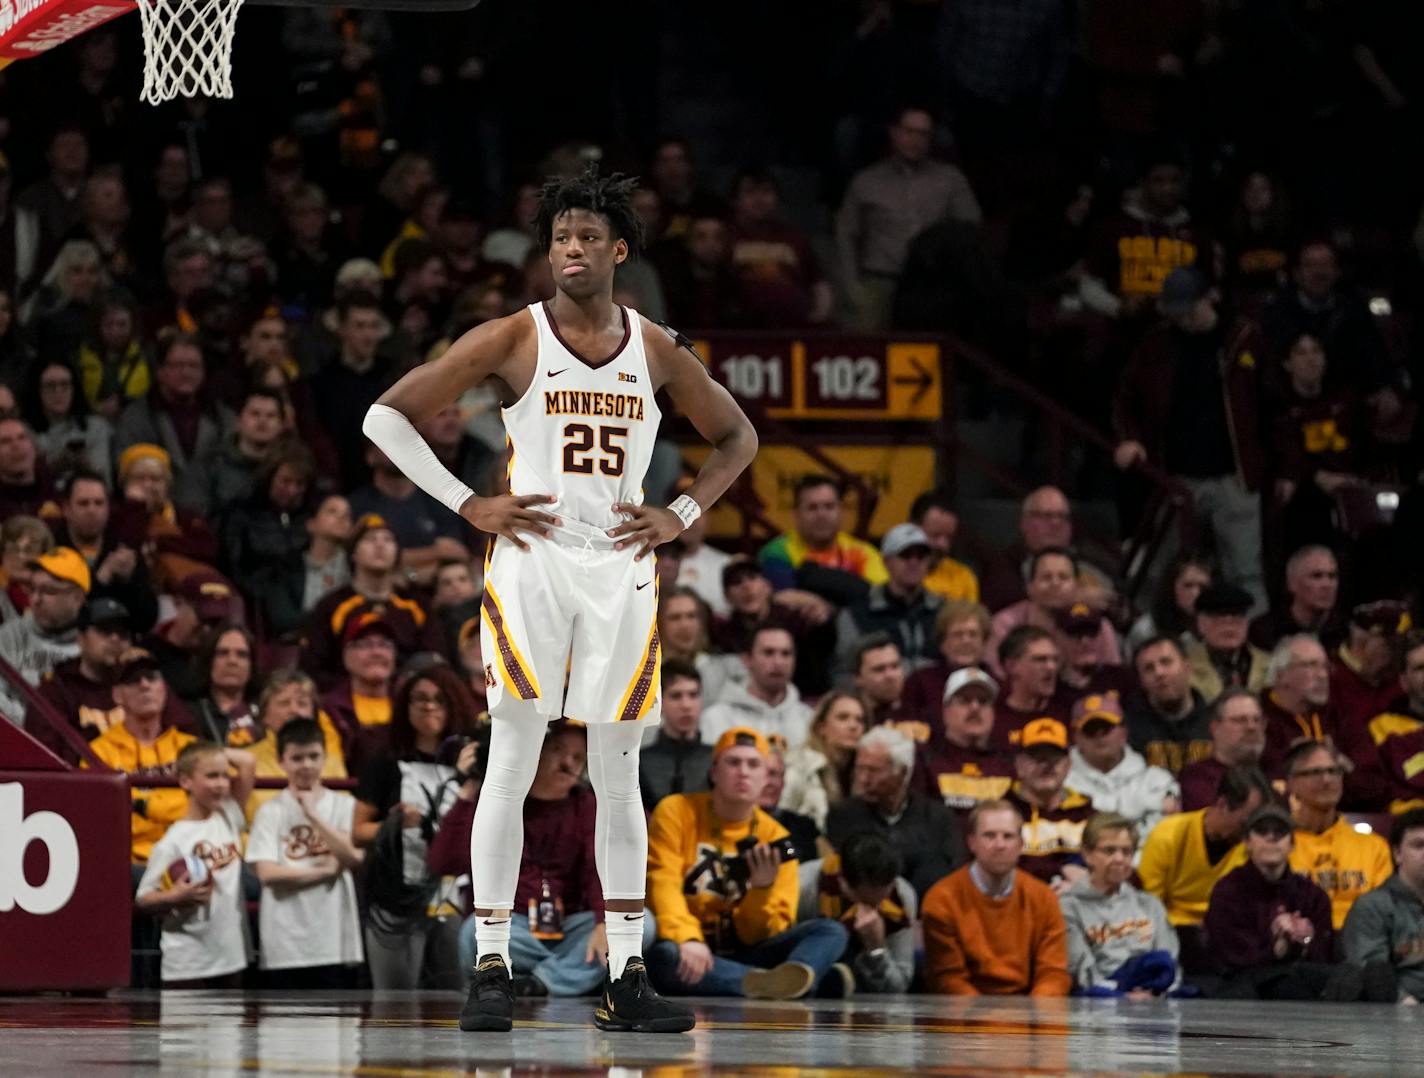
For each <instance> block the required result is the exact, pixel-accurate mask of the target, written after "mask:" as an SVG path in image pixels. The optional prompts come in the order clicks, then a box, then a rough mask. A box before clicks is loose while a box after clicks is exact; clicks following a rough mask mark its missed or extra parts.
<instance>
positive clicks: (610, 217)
mask: <svg viewBox="0 0 1424 1078" xmlns="http://www.w3.org/2000/svg"><path fill="white" fill-rule="evenodd" d="M633 188H634V184H633V181H631V180H628V179H624V178H623V177H621V176H618V175H614V176H611V177H607V178H601V177H600V176H599V175H598V172H597V170H596V169H594V168H590V169H589V170H588V171H587V172H585V173H584V174H583V175H582V176H579V177H578V178H575V179H570V180H551V181H550V182H549V183H547V184H545V186H544V188H543V190H542V192H541V194H540V205H539V214H538V219H537V226H538V234H539V241H540V243H541V244H542V245H543V247H544V248H545V249H547V250H548V252H549V262H550V265H551V266H552V268H553V274H554V282H555V284H556V286H557V290H556V292H555V295H554V298H553V299H552V300H549V301H548V302H544V303H533V304H530V306H529V307H528V308H526V309H525V310H522V311H520V312H519V313H517V314H513V315H510V316H509V317H507V318H500V319H496V320H494V321H491V322H486V323H484V324H483V325H481V326H478V327H476V328H475V329H472V330H471V331H470V332H468V333H466V334H465V335H464V336H463V337H461V338H460V339H459V340H457V341H456V342H455V343H454V344H453V345H451V346H450V349H449V351H447V352H446V353H445V354H444V355H443V356H441V357H440V358H439V359H437V360H435V361H433V362H431V363H427V364H425V365H424V366H422V367H418V368H417V369H415V370H413V371H411V372H410V373H409V374H407V375H406V376H405V377H404V378H402V379H401V380H400V381H399V382H398V383H397V384H396V385H395V386H393V387H392V388H391V389H390V390H389V391H388V392H387V393H386V394H385V395H384V396H382V397H381V399H380V400H379V401H378V402H377V403H376V404H375V405H373V406H372V407H371V410H370V412H369V413H368V414H367V417H366V422H365V426H364V430H365V432H366V434H367V435H368V436H369V437H370V439H371V440H372V441H373V442H375V443H376V444H377V445H378V446H380V447H381V448H382V449H383V450H384V451H385V452H386V455H387V456H389V457H390V458H391V460H392V461H393V462H395V464H396V465H397V466H398V467H400V468H401V470H402V471H404V472H405V474H406V475H408V476H409V477H410V478H411V479H412V480H413V481H414V482H415V483H416V484H418V485H419V486H420V487H421V488H422V489H424V490H425V491H427V492H428V493H430V494H431V495H432V496H434V497H435V498H437V499H439V500H440V501H442V502H444V503H445V504H446V505H447V506H449V507H450V508H451V509H452V510H454V511H455V512H457V513H459V514H460V515H461V516H462V517H464V518H465V519H466V520H468V521H469V522H470V523H471V524H473V525H474V526H475V527H477V528H479V529H480V530H482V531H485V532H488V533H490V535H492V536H493V539H492V540H491V542H490V548H489V552H488V553H487V555H486V557H485V593H484V597H483V600H482V604H483V605H482V618H481V629H480V639H481V643H482V646H483V654H484V658H485V663H486V665H485V679H486V682H487V684H488V687H489V703H490V714H491V715H492V716H493V717H494V729H493V736H492V738H491V741H490V748H489V761H488V767H487V771H486V777H485V782H484V786H483V787H482V788H481V791H480V800H479V806H478V809H477V811H476V814H475V822H474V827H473V828H472V830H471V841H470V865H471V875H472V877H473V880H474V898H475V915H476V930H475V937H476V944H477V954H478V955H479V957H478V959H477V961H476V967H475V971H474V979H473V981H472V982H471V985H470V993H469V998H468V999H467V1000H466V1003H465V1009H464V1011H463V1012H462V1013H461V1015H460V1028H462V1029H465V1030H508V1029H510V1028H511V1025H512V1013H513V993H512V989H511V984H510V976H509V965H510V959H509V938H510V937H509V933H510V912H511V906H512V904H513V901H514V891H515V884H516V881H517V878H518V873H519V863H520V851H521V849H522V846H523V805H524V798H525V795H526V793H527V792H528V790H529V784H530V782H531V780H532V778H533V775H534V770H535V767H536V765H537V764H538V761H539V751H540V747H541V746H542V744H543V741H544V732H545V727H546V724H547V723H548V722H549V721H550V720H553V719H557V718H559V717H560V715H561V714H562V715H565V716H567V717H568V718H571V719H577V720H579V721H581V722H584V723H586V724H587V725H588V770H589V774H590V776H591V777H592V779H593V786H594V790H595V792H596V793H597V795H598V810H597V812H598V815H597V821H596V825H595V834H596V843H597V846H596V857H597V864H598V875H599V878H600V879H601V880H602V882H603V892H604V898H605V907H606V910H607V919H606V931H607V938H606V945H607V961H608V977H607V980H606V981H605V985H604V991H603V996H602V999H601V1000H600V1001H599V1003H598V1005H597V1007H596V1008H595V1012H594V1018H595V1022H596V1023H597V1025H598V1026H599V1027H600V1028H602V1029H607V1030H636V1031H639V1032H680V1031H683V1030H688V1029H691V1028H692V1025H693V1022H694V1019H693V1015H692V1013H691V1012H690V1011H688V1010H686V1009H684V1008H682V1007H679V1006H677V1005H675V1004H672V1003H670V1002H668V1001H666V1000H664V999H662V998H661V997H660V996H659V995H658V994H657V993H656V992H655V991H654V990H653V988H652V986H651V985H650V984H649V982H648V976H647V970H646V968H645V966H644V964H643V959H642V957H641V952H642V936H643V891H644V883H645V880H646V877H647V854H648V837H647V825H646V821H645V819H644V816H643V805H642V798H641V794H640V792H639V789H638V746H639V743H640V740H641V737H642V727H643V724H644V723H645V722H646V721H648V720H649V719H654V718H655V717H656V716H657V714H658V700H659V696H660V685H659V681H660V678H659V669H660V664H659V660H660V649H659V642H658V634H657V628H656V624H657V590H658V588H657V583H656V579H655V578H656V572H655V570H654V564H653V562H654V559H653V558H651V557H648V555H650V554H652V552H653V550H654V548H656V547H657V546H658V545H659V544H661V543H666V542H668V541H669V540H671V539H673V538H675V537H677V536H678V535H679V534H680V533H681V532H682V530H683V529H684V528H686V527H687V526H688V525H690V524H691V523H692V522H693V521H695V520H696V519H697V518H698V516H700V515H701V513H702V512H703V511H704V510H705V509H707V508H708V507H710V506H711V505H712V504H713V503H714V502H715V501H716V500H717V499H718V498H720V497H721V496H722V494H723V493H725V492H726V490H727V488H728V487H729V486H731V484H732V482H733V481H734V480H735V479H736V478H737V476H738V475H739V474H741V472H742V470H743V469H744V468H745V467H746V466H747V465H748V464H749V463H751V460H752V458H753V457H754V456H755V455H756V448H757V437H756V432H755V430H754V429H753V428H752V425H751V423H750V422H749V421H748V420H747V417H746V416H745V415H744V414H743V413H742V411H741V409H740V408H739V407H738V406H737V404H736V403H735V402H734V401H733V400H732V398H731V396H730V395H729V394H728V393H727V391H726V390H725V389H723V388H722V387H721V386H719V385H718V384H717V383H715V382H714V381H712V379H711V378H710V377H709V375H708V373H707V370H706V368H705V367H704V366H703V364H702V362H701V361H700V360H699V359H698V358H697V356H696V355H695V354H694V353H693V352H692V351H691V349H690V347H689V346H687V342H686V339H685V338H679V337H678V336H677V335H676V334H674V333H672V332H671V331H669V330H667V329H665V328H663V327H661V326H659V325H657V324H655V323H652V322H648V321H646V320H645V319H643V318H642V317H641V316H640V315H639V314H638V313H637V312H636V311H631V310H628V309H626V308H624V307H620V306H618V305H616V304H615V303H614V302H613V298H612V293H613V270H614V267H615V266H617V265H618V264H619V263H620V262H622V261H624V259H626V258H627V257H628V256H629V254H630V253H632V252H633V251H635V250H636V249H637V248H638V245H639V242H640V240H641V239H642V225H641V222H640V221H639V220H638V217H637V215H636V214H635V213H634V212H633V209H632V206H631V201H630V196H631V195H632V192H633ZM486 382H488V383H489V384H490V385H492V386H493V387H494V388H495V389H496V390H497V391H498V392H499V394H500V399H501V401H502V403H503V405H504V424H505V430H506V432H507V434H508V436H509V445H510V451H511V460H510V465H509V489H510V493H508V494H505V495H500V496H497V497H492V498H481V497H478V496H476V495H475V494H474V493H473V492H472V491H471V490H470V489H469V488H468V487H466V486H465V485H464V484H463V483H461V482H460V481H459V480H458V479H456V478H455V477H454V476H453V475H451V474H450V473H449V472H448V471H446V469H445V468H444V466H443V465H441V464H440V462H439V461H438V460H437V459H436V457H435V454H434V452H433V451H432V450H431V449H430V447H429V446H428V445H427V444H426V443H425V442H424V441H423V440H422V439H421V437H420V436H419V435H418V434H417V433H416V431H415V428H414V426H413V424H415V423H420V422H422V421H423V420H425V419H427V418H428V417H430V416H432V415H434V414H435V413H436V412H438V411H440V410H441V409H442V408H444V407H446V406H447V405H448V404H450V403H451V402H452V401H454V400H455V399H456V398H458V397H459V396H460V395H461V394H462V393H464V392H465V390H467V389H469V388H470V387H471V386H476V385H480V384H481V383H486ZM659 389H666V390H667V391H668V396H669V397H670V398H671V399H672V401H673V403H675V404H676V405H677V406H678V407H679V408H680V409H681V410H682V411H683V412H684V413H685V414H686V415H687V416H688V418H689V419H691V421H692V423H693V425H694V426H695V427H696V428H697V430H698V432H699V433H700V434H701V435H702V436H703V437H704V438H706V439H707V441H708V442H710V443H711V445H712V453H711V455H710V456H709V457H708V458H707V462H706V464H704V465H703V467H702V470H701V472H699V473H698V475H697V478H696V480H695V481H694V482H693V484H692V486H691V487H690V488H689V489H688V491H687V493H686V494H685V495H683V496H680V497H679V498H677V499H676V500H675V501H674V502H673V503H672V505H670V506H668V507H667V508H666V509H663V508H656V507H653V506H648V505H643V504H642V489H641V484H642V480H643V476H644V473H645V472H646V471H647V468H648V462H649V460H650V458H651V455H652V451H653V440H654V438H655V437H656V435H657V432H658V420H659V418H660V413H659V410H658V406H657V404H656V403H655V402H654V399H653V398H654V394H656V393H657V391H658V390H659ZM566 671H567V676H568V685H567V690H566V689H565V674H566ZM545 905H546V904H540V911H543V910H544V907H545ZM536 916H537V917H539V918H541V923H540V924H538V925H536V924H534V923H533V919H534V917H536ZM544 916H545V914H544V913H543V912H538V911H531V924H530V926H529V927H530V929H531V930H533V931H540V930H543V931H545V932H550V933H556V932H557V931H558V926H557V925H556V924H543V923H542V919H543V917H544ZM604 942H605V941H603V940H599V941H598V944H599V947H600V949H601V947H602V945H603V943H604Z"/></svg>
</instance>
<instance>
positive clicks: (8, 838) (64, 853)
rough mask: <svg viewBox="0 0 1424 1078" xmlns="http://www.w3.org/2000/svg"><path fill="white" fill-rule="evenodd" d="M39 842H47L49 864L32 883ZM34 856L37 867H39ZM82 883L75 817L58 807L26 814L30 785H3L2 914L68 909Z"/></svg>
mask: <svg viewBox="0 0 1424 1078" xmlns="http://www.w3.org/2000/svg"><path fill="white" fill-rule="evenodd" d="M33 843H38V844H39V845H40V846H42V847H44V850H45V852H46V853H47V854H48V861H49V863H48V865H47V866H46V867H45V870H44V876H43V878H41V879H38V880H36V881H35V882H32V881H31V880H30V878H29V875H28V874H27V873H26V871H25V853H26V851H27V850H28V849H29V847H30V846H31V844H33ZM39 867H40V866H39V864H37V859H36V858H31V859H30V868H31V871H35V870H37V869H38V868H39ZM78 882H79V840H78V838H76V837H75V834H74V828H72V827H70V826H69V821H68V820H66V819H65V818H64V817H63V816H61V815H59V814H58V813H57V812H36V813H34V814H33V815H30V816H26V815H25V788H24V787H23V786H21V785H20V784H19V783H18V782H7V783H5V784H4V785H0V913H9V912H10V911H11V910H13V909H15V908H16V907H18V908H19V909H21V910H23V911H24V912H25V913H29V914H33V915H35V916H37V917H42V916H44V915H45V914H50V913H55V912H57V911H58V910H62V909H63V908H64V907H65V906H66V905H67V904H68V903H69V900H70V898H72V897H73V895H74V888H75V885H76V884H78Z"/></svg>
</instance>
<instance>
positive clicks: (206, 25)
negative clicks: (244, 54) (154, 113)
mask: <svg viewBox="0 0 1424 1078" xmlns="http://www.w3.org/2000/svg"><path fill="white" fill-rule="evenodd" d="M137 3H138V15H139V20H140V21H141V22H142V24H143V90H142V91H141V92H140V93H139V98H140V99H141V100H143V101H146V102H148V103H149V104H150V105H160V104H162V103H163V102H165V101H172V100H173V99H174V98H177V97H231V96H232V39H233V33H234V31H235V30H236V29H237V12H238V9H239V8H241V7H242V0H137Z"/></svg>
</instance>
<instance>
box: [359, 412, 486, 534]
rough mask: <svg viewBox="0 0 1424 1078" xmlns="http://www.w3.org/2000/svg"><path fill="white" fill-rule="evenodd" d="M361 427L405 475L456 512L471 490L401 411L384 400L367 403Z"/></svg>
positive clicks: (472, 493)
mask: <svg viewBox="0 0 1424 1078" xmlns="http://www.w3.org/2000/svg"><path fill="white" fill-rule="evenodd" d="M361 431H362V433H364V434H365V435H366V437H367V438H370V439H371V441H372V442H374V443H375V444H376V445H377V446H379V447H380V449H381V451H382V452H383V453H385V455H386V456H388V457H390V458H391V463H392V464H394V465H395V466H396V467H397V468H399V469H400V470H401V471H402V472H404V473H405V476H406V478H407V479H409V480H410V481H411V482H412V483H414V484H415V485H416V486H418V487H419V488H420V489H421V490H423V491H425V493H427V494H429V495H430V496H431V497H432V498H434V499H435V500H436V501H438V502H442V503H443V504H445V505H447V506H449V507H450V511H451V512H452V513H458V512H459V511H460V506H462V505H464V504H465V502H466V501H468V500H469V499H470V498H472V497H474V493H475V492H474V491H473V490H471V489H470V488H469V487H467V486H466V485H465V484H464V483H462V482H460V480H459V479H457V478H455V476H453V475H451V474H450V469H449V468H447V467H445V465H443V464H441V463H440V458H439V457H437V456H436V455H435V450H433V449H431V448H430V445H429V443H427V442H426V440H425V439H424V438H422V437H421V436H420V432H419V431H417V430H416V429H415V427H414V426H412V425H411V422H410V420H409V419H407V418H406V417H405V416H404V415H403V414H402V413H401V412H398V411H397V410H396V409H394V408H391V407H389V406H388V405H384V404H373V405H371V409H370V411H368V412H367V413H366V422H365V423H363V424H362V425H361Z"/></svg>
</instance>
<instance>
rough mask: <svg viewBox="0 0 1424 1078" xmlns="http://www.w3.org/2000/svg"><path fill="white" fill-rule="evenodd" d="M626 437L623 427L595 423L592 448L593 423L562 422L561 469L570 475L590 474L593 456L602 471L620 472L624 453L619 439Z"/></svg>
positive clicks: (619, 473) (609, 473)
mask: <svg viewBox="0 0 1424 1078" xmlns="http://www.w3.org/2000/svg"><path fill="white" fill-rule="evenodd" d="M627 437H628V428H627V427H610V426H605V425H603V424H599V427H598V438H597V444H598V449H596V450H595V449H594V442H595V439H594V433H593V427H591V426H589V425H588V424H587V423H567V424H565V425H564V471H566V472H570V473H572V474H574V475H592V474H593V462H594V458H595V457H596V458H597V459H598V470H599V471H600V472H601V473H603V474H604V475H612V476H619V475H622V474H623V463H624V460H625V458H626V456H627V454H626V453H625V452H624V449H623V440H624V439H626V438H627Z"/></svg>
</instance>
